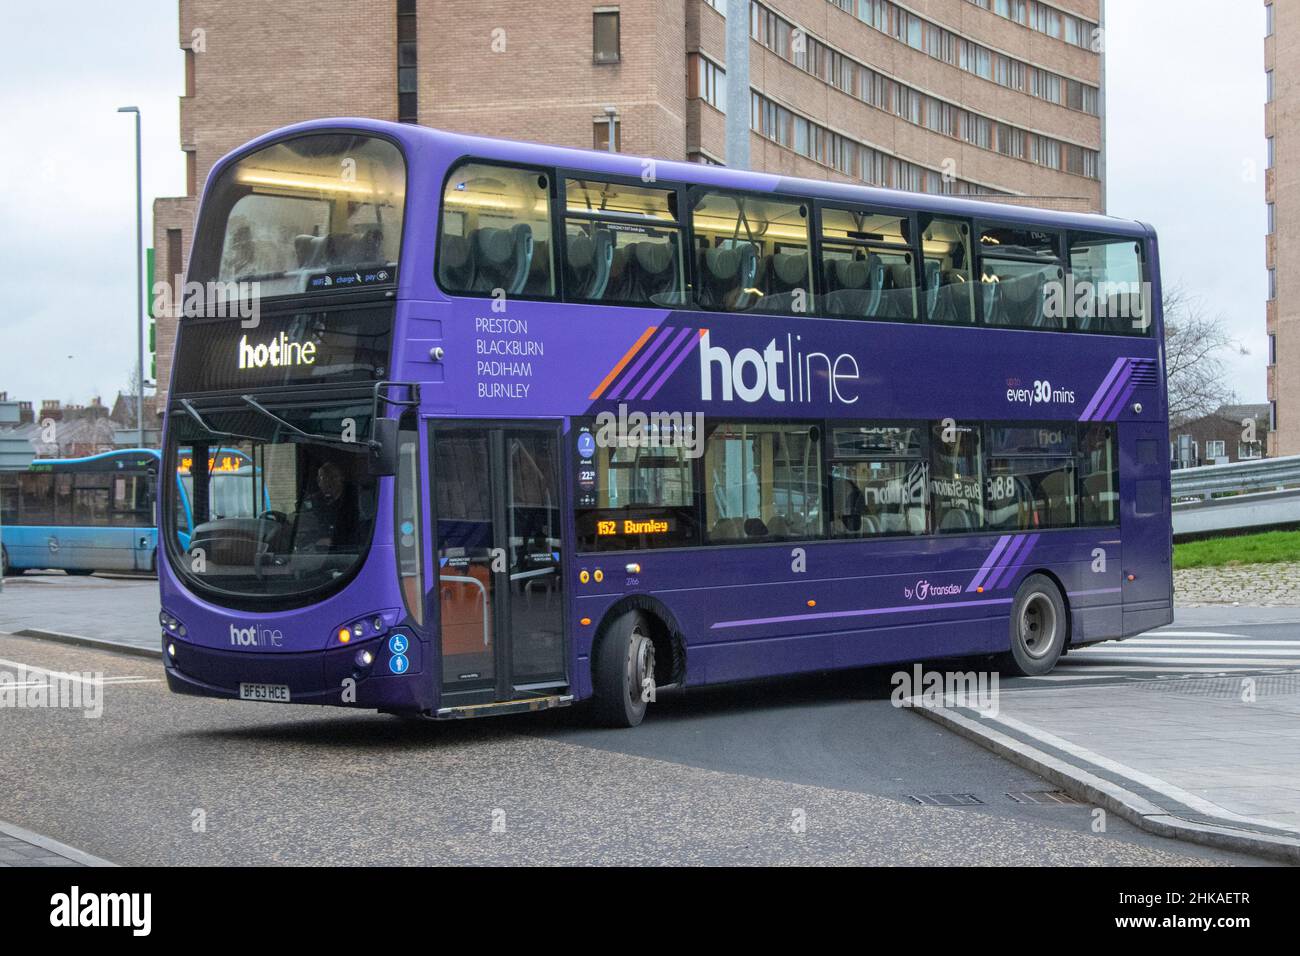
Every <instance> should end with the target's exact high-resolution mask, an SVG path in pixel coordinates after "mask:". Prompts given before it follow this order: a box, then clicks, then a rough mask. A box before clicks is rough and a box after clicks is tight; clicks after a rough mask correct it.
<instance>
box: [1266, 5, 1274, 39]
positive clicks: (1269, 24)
mask: <svg viewBox="0 0 1300 956" xmlns="http://www.w3.org/2000/svg"><path fill="white" fill-rule="evenodd" d="M1272 35H1273V4H1271V3H1269V4H1265V5H1264V36H1266V37H1271V36H1272Z"/></svg>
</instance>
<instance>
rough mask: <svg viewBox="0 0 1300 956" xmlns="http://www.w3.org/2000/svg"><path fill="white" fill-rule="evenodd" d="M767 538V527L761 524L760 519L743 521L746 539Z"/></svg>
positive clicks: (761, 520)
mask: <svg viewBox="0 0 1300 956" xmlns="http://www.w3.org/2000/svg"><path fill="white" fill-rule="evenodd" d="M767 536H768V530H767V525H766V524H764V523H763V519H762V518H746V519H745V537H746V538H766V537H767Z"/></svg>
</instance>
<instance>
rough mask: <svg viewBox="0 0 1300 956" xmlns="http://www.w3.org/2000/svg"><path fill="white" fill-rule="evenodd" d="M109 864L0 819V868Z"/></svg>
mask: <svg viewBox="0 0 1300 956" xmlns="http://www.w3.org/2000/svg"><path fill="white" fill-rule="evenodd" d="M112 865H113V864H112V863H109V862H108V861H107V860H101V859H100V858H99V857H97V856H91V855H90V854H89V853H82V852H81V851H80V850H78V849H75V848H74V847H70V846H66V845H65V844H62V843H60V842H58V841H57V840H51V839H50V838H49V837H43V836H41V835H40V834H39V833H32V832H31V831H30V830H24V829H23V828H22V827H19V826H14V825H13V824H12V823H5V822H4V821H3V820H0V868H6V867H19V866H112Z"/></svg>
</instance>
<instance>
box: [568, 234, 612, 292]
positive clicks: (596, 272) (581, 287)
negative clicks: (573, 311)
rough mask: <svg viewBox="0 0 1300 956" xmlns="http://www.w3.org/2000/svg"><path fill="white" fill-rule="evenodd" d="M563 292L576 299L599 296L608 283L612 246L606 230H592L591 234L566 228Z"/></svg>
mask: <svg viewBox="0 0 1300 956" xmlns="http://www.w3.org/2000/svg"><path fill="white" fill-rule="evenodd" d="M565 247H566V249H567V251H568V255H567V256H566V257H565V263H564V264H565V273H564V285H565V291H566V292H567V293H568V294H570V295H572V296H574V297H575V298H579V299H599V298H601V297H602V296H603V295H604V294H605V289H606V287H607V286H608V284H609V271H610V264H611V262H612V260H613V257H614V248H613V246H612V245H611V243H610V237H609V232H608V231H607V230H605V229H596V230H593V232H592V234H591V235H588V234H587V233H585V232H582V231H580V230H570V231H569V232H568V233H567V234H566V235H565Z"/></svg>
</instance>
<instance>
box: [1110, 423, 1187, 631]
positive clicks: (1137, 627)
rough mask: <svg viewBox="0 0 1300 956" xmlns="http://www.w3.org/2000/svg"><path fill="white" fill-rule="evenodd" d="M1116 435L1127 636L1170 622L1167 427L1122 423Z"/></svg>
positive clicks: (1171, 537) (1171, 601)
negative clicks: (1121, 489)
mask: <svg viewBox="0 0 1300 956" xmlns="http://www.w3.org/2000/svg"><path fill="white" fill-rule="evenodd" d="M1119 433H1120V434H1119V440H1120V480H1121V482H1122V483H1123V491H1122V493H1121V495H1120V502H1121V504H1120V508H1121V511H1120V526H1121V528H1122V530H1123V538H1124V544H1123V549H1122V554H1123V563H1124V582H1123V587H1124V636H1126V637H1127V636H1130V635H1133V634H1140V633H1142V632H1143V631H1148V630H1150V629H1151V628H1154V627H1160V626H1161V625H1164V624H1169V623H1171V622H1172V621H1173V614H1174V612H1173V587H1174V586H1173V561H1172V552H1173V530H1172V527H1171V524H1170V510H1169V509H1170V499H1169V462H1168V460H1167V459H1168V455H1169V442H1168V430H1167V428H1166V427H1165V426H1164V425H1163V424H1162V423H1147V422H1125V423H1124V424H1122V425H1121V426H1120V429H1119Z"/></svg>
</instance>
